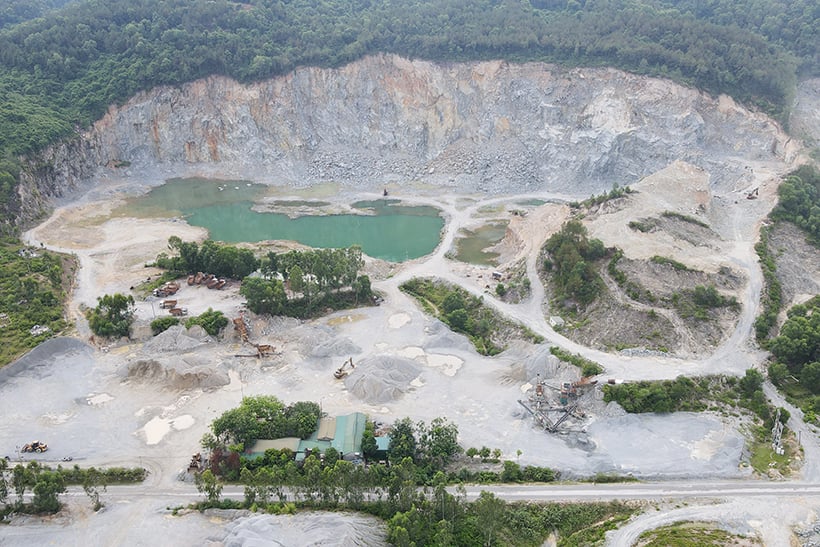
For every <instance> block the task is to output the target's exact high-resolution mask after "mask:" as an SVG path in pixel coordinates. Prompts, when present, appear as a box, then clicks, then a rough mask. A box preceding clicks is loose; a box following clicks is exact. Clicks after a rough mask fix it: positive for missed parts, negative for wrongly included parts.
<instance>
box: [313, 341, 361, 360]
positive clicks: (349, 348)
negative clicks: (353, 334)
mask: <svg viewBox="0 0 820 547" xmlns="http://www.w3.org/2000/svg"><path fill="white" fill-rule="evenodd" d="M361 351H362V348H360V347H359V346H357V345H356V344H354V343H353V341H352V340H350V339H349V338H340V339H334V340H328V341H327V342H323V343H321V344H319V345H318V346H316V347H314V348H313V351H312V352H311V355H312V356H313V357H339V356H348V355H356V354H357V353H361Z"/></svg>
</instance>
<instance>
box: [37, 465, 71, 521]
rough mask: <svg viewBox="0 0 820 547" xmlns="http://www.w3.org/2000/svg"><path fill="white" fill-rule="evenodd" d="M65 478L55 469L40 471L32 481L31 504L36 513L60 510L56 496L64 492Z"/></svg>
mask: <svg viewBox="0 0 820 547" xmlns="http://www.w3.org/2000/svg"><path fill="white" fill-rule="evenodd" d="M65 490H66V488H65V480H64V479H63V476H62V474H60V473H58V472H56V471H40V472H39V473H37V475H36V482H35V483H34V488H33V489H32V491H33V492H34V496H33V497H32V499H31V506H32V508H33V509H34V511H36V512H38V513H56V512H57V511H59V510H60V500H59V499H58V497H57V496H59V495H60V494H62V493H63V492H65Z"/></svg>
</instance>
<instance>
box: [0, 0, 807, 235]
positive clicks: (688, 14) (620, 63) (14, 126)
mask: <svg viewBox="0 0 820 547" xmlns="http://www.w3.org/2000/svg"><path fill="white" fill-rule="evenodd" d="M59 4H60V2H40V3H36V4H33V6H34V7H35V8H36V9H29V10H28V11H26V10H25V9H22V7H21V6H23V4H21V3H20V2H12V3H11V4H10V5H9V8H8V9H7V10H6V11H9V12H10V15H7V16H5V18H4V19H0V22H2V24H3V25H5V28H3V29H2V30H0V162H2V163H0V181H2V185H0V212H2V213H0V216H6V217H10V216H13V215H14V214H15V212H16V211H17V209H18V206H19V205H18V204H17V203H16V199H17V196H16V193H15V192H13V189H14V185H15V184H16V181H17V178H18V174H17V172H16V167H15V165H14V164H15V161H16V160H15V159H14V158H17V157H19V156H20V155H24V154H30V153H32V152H35V151H37V150H40V149H42V148H43V147H44V146H46V145H48V144H49V143H52V142H54V141H55V140H57V139H60V138H62V137H65V136H67V135H69V134H71V133H72V132H73V131H74V130H75V129H76V128H80V127H84V126H87V125H88V124H89V123H90V122H92V121H93V120H95V119H97V118H98V117H100V116H101V114H102V113H103V112H105V110H106V108H107V107H108V106H109V105H110V104H114V103H121V102H123V101H125V100H127V99H128V98H129V97H131V96H133V95H134V94H135V93H136V92H137V91H140V90H145V89H150V88H152V87H155V86H158V85H174V84H179V83H183V82H186V81H190V80H194V79H197V78H201V77H204V76H207V75H211V74H222V75H227V76H231V77H233V78H236V79H238V80H239V81H242V82H250V81H255V80H262V79H266V78H270V77H272V76H275V75H278V74H283V73H286V72H288V71H290V70H291V69H293V68H294V67H296V66H300V65H321V66H338V65H341V64H344V63H348V62H350V61H353V60H355V59H358V58H360V57H362V56H364V55H366V54H370V53H377V52H391V53H397V54H400V55H404V56H408V57H421V58H426V59H431V60H438V61H454V60H455V61H464V60H475V59H490V58H493V59H495V58H503V59H508V60H512V61H525V60H538V61H557V62H561V63H566V64H571V65H581V66H601V65H612V66H616V67H620V68H623V69H627V70H631V71H635V72H639V73H646V74H653V75H660V76H668V77H671V78H673V79H675V80H678V81H681V82H683V83H688V84H693V85H696V86H698V87H700V88H702V89H705V90H708V91H710V92H726V93H729V94H731V95H734V96H735V97H737V98H738V99H740V100H741V101H744V102H747V103H754V104H757V105H759V106H761V107H763V108H764V109H766V110H767V111H768V112H770V113H772V114H774V115H776V116H780V117H781V119H784V116H785V112H786V110H787V105H788V104H789V103H790V96H791V94H792V91H793V89H794V84H795V81H796V76H797V71H798V69H799V70H801V71H802V73H804V74H807V75H812V74H817V73H820V62H818V59H817V42H818V40H817V27H818V25H817V16H818V14H817V10H816V7H815V6H814V4H813V3H812V2H810V1H809V0H795V1H790V2H786V1H785V0H781V1H773V2H766V3H760V2H751V1H750V0H746V1H739V2H730V1H729V0H720V1H717V0H716V1H714V2H710V3H708V6H707V5H704V4H703V3H702V2H695V1H694V0H692V1H691V2H687V1H682V2H672V1H671V0H645V1H643V2H636V1H632V0H608V1H606V0H604V1H586V2H578V1H576V0H569V1H563V0H562V1H551V0H532V1H531V2H527V1H515V0H510V1H505V2H499V1H496V0H457V1H452V2H434V1H432V0H408V1H405V2H395V1H392V0H372V1H371V0H345V1H340V0H327V1H324V2H321V3H316V2H308V1H306V0H295V1H292V2H273V1H270V0H254V1H251V2H247V3H242V4H240V3H235V2H228V1H225V0H208V1H205V0H185V1H183V0H168V1H164V2H158V1H156V0H109V1H106V2H96V1H85V2H74V3H69V4H68V5H66V6H65V7H64V8H63V9H60V10H57V11H55V10H53V9H52V8H54V7H57V6H59ZM15 9H17V12H15V11H14V10H15ZM15 13H17V14H16V15H15ZM40 14H43V16H42V17H38V18H34V19H30V20H25V19H28V18H30V17H34V16H36V15H40ZM16 21H22V22H19V23H17V24H14V23H15V22H16ZM9 160H10V161H9ZM11 226H13V223H9V224H6V225H5V229H6V230H10V229H11Z"/></svg>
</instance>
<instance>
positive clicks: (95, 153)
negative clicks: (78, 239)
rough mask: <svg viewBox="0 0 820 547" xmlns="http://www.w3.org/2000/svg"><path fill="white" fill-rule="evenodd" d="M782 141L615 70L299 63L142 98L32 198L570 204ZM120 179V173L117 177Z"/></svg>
mask: <svg viewBox="0 0 820 547" xmlns="http://www.w3.org/2000/svg"><path fill="white" fill-rule="evenodd" d="M792 153H793V152H792V151H791V150H789V144H788V138H787V137H786V135H785V134H783V133H782V132H780V131H779V128H778V127H777V125H776V124H775V123H774V122H772V121H771V120H769V119H768V118H766V117H764V116H762V115H759V114H752V113H750V112H749V111H747V110H745V109H744V108H742V107H739V106H737V105H736V104H735V103H734V102H733V101H732V100H731V99H729V98H726V97H721V98H719V99H715V98H711V97H709V96H706V95H704V94H702V93H699V92H698V91H695V90H692V89H687V88H684V87H681V86H678V85H676V84H673V83H671V82H668V81H665V80H658V79H652V78H646V77H639V76H634V75H630V74H627V73H624V72H620V71H617V70H612V69H567V68H561V67H556V66H551V65H545V64H539V63H528V64H523V65H516V64H510V63H506V62H500V61H499V62H482V63H465V64H434V63H430V62H425V61H410V60H407V59H403V58H400V57H397V56H393V55H379V56H374V57H368V58H365V59H362V60H360V61H357V62H355V63H352V64H350V65H347V66H345V67H342V68H339V69H320V68H300V69H297V70H295V71H294V72H292V73H290V74H288V75H286V76H282V77H279V78H275V79H272V80H269V81H265V82H260V83H257V84H253V85H248V86H244V85H240V84H238V83H237V82H234V81H232V80H229V79H227V78H223V77H211V78H207V79H204V80H199V81H196V82H192V83H190V84H186V85H183V86H180V87H163V88H157V89H154V90H152V91H150V92H145V93H141V94H139V95H138V96H136V97H134V98H133V99H132V100H130V101H129V102H128V103H127V104H125V105H123V106H121V107H117V108H111V109H110V111H109V112H108V113H107V114H106V115H105V116H104V117H103V118H102V119H101V120H99V121H98V122H97V123H95V124H94V126H93V127H92V128H91V129H90V130H89V131H87V132H86V133H84V134H83V135H81V136H79V137H78V138H77V139H75V140H73V141H72V142H70V143H67V144H63V145H61V146H57V147H55V148H54V149H52V150H49V151H48V152H47V153H46V154H44V156H43V157H42V158H39V159H38V162H39V164H40V165H43V164H45V165H47V167H46V168H43V169H40V170H38V171H37V172H36V173H35V174H33V175H32V176H31V180H29V183H30V184H29V186H30V188H33V187H34V186H36V187H37V188H38V190H37V192H34V191H31V189H29V190H24V191H25V192H28V195H29V196H34V194H36V193H39V194H40V195H46V196H48V195H60V193H61V192H62V191H63V190H64V189H65V188H71V187H72V186H73V185H75V184H77V183H78V182H80V181H82V180H85V179H88V178H90V177H92V176H93V175H94V173H95V172H98V170H101V171H99V172H101V173H105V169H111V170H114V172H117V170H115V169H114V168H113V167H112V166H113V165H114V164H116V163H119V162H130V164H131V166H130V168H128V171H130V172H131V173H133V174H138V173H143V172H146V171H150V170H151V169H153V168H156V167H157V166H160V167H161V168H162V170H163V172H165V173H174V174H175V175H179V176H184V175H189V174H195V173H198V172H202V173H208V174H211V175H219V174H222V175H223V176H232V177H244V178H252V179H255V180H259V181H269V182H282V183H290V184H297V185H309V184H313V183H316V182H319V181H327V180H333V181H337V182H341V183H344V184H347V185H351V186H355V187H365V188H375V187H378V186H380V185H382V184H385V183H388V182H394V183H402V182H406V181H412V180H424V181H426V182H428V183H432V184H437V185H442V186H454V187H456V186H457V187H458V188H460V189H462V190H478V191H483V192H490V193H496V192H498V193H500V192H520V191H535V190H546V189H550V190H556V191H564V192H566V193H569V194H579V193H581V192H590V191H601V190H605V189H608V188H610V187H611V186H612V184H614V183H617V184H621V185H623V184H628V183H631V182H634V181H635V180H637V179H639V178H641V177H642V176H645V175H648V174H650V173H653V172H655V171H657V170H658V169H661V168H663V167H665V166H666V165H668V164H669V163H671V162H672V161H674V160H678V159H681V160H685V161H687V162H690V163H692V164H695V165H698V166H700V167H702V168H703V169H705V170H707V171H708V172H709V173H710V175H711V182H712V184H713V185H723V184H728V185H732V184H735V183H737V181H738V180H740V179H741V178H742V177H743V170H744V169H745V168H746V167H747V166H748V165H749V164H750V163H755V162H768V163H771V162H775V163H779V162H782V161H784V160H785V161H790V156H791V154H792ZM119 171H123V169H122V168H120V169H119Z"/></svg>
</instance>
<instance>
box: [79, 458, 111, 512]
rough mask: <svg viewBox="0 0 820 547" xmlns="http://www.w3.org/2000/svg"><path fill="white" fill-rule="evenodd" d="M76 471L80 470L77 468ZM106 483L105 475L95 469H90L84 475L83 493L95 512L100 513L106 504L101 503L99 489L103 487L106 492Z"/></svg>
mask: <svg viewBox="0 0 820 547" xmlns="http://www.w3.org/2000/svg"><path fill="white" fill-rule="evenodd" d="M75 469H78V468H77V467H75ZM104 481H105V474H103V473H100V472H99V471H98V470H97V469H96V468H94V467H91V468H89V469H88V470H87V471H86V472H85V474H84V475H83V491H84V492H85V494H86V495H87V496H88V497H89V499H90V500H91V508H92V509H93V510H94V511H99V510H100V509H102V508H103V505H104V504H103V503H102V502H101V501H100V491H99V489H98V487H99V486H102V488H103V490H105V489H106V485H105V482H104Z"/></svg>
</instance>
